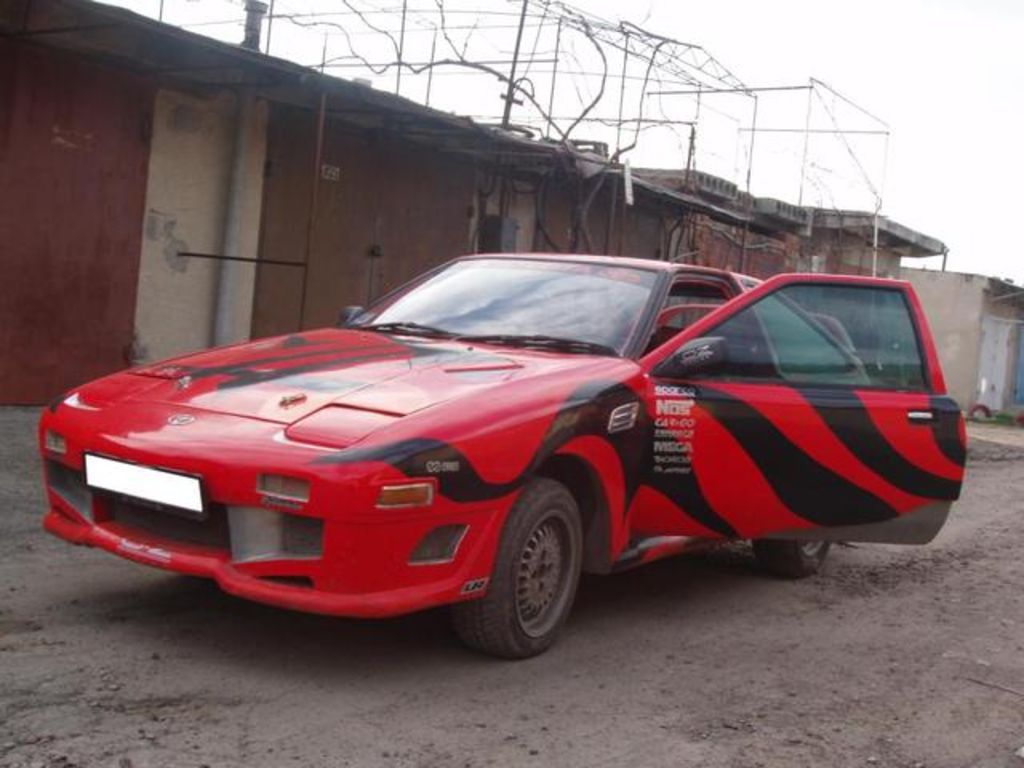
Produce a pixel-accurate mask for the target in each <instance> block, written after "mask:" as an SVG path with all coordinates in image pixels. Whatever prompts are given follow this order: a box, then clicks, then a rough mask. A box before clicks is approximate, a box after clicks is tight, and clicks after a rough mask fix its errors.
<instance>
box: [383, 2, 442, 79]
mask: <svg viewBox="0 0 1024 768" xmlns="http://www.w3.org/2000/svg"><path fill="white" fill-rule="evenodd" d="M408 11H409V0H402V26H401V29H400V31H399V33H398V67H397V69H398V73H397V74H396V75H395V95H396V96H397V95H398V94H399V92H400V91H401V90H402V57H403V54H404V53H405V17H406V14H407V13H408ZM435 34H436V33H435ZM392 39H393V38H392ZM430 58H431V60H433V58H434V57H433V54H431V57H430Z"/></svg>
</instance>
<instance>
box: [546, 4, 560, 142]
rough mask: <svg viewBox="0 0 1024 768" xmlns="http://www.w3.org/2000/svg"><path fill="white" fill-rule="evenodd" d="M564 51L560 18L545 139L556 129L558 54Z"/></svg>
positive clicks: (556, 31)
mask: <svg viewBox="0 0 1024 768" xmlns="http://www.w3.org/2000/svg"><path fill="white" fill-rule="evenodd" d="M561 50H562V17H561V16H559V17H558V26H557V27H556V29H555V63H554V65H553V66H552V67H551V95H550V96H548V126H547V128H546V129H545V131H544V138H546V139H549V138H551V129H552V128H554V120H553V117H552V116H553V115H554V114H555V112H554V109H555V81H556V79H557V78H558V54H559V53H561Z"/></svg>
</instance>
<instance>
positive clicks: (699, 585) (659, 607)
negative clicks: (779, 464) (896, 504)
mask: <svg viewBox="0 0 1024 768" xmlns="http://www.w3.org/2000/svg"><path fill="white" fill-rule="evenodd" d="M34 423H35V412H34V411H32V410H28V409H6V410H0V434H2V435H3V436H4V440H3V441H2V445H0V508H2V513H0V766H3V767H5V768H6V767H13V766H19V767H20V766H37V767H39V768H43V767H45V768H58V767H59V768H72V767H73V766H87V767H89V768H91V767H92V766H112V767H114V768H145V767H147V766H174V768H198V767H199V766H210V768H220V767H221V766H271V767H273V768H279V767H286V766H378V765H379V766H399V767H401V766H459V767H463V766H464V767H466V768H469V767H470V766H491V765H494V766H532V765H537V766H587V767H588V768H591V767H593V768H597V767H599V766H621V765H630V766H708V767H710V768H716V767H718V766H786V767H787V768H788V767H789V766H872V765H874V766H901V767H906V768H911V767H912V766H928V767H929V768H931V767H933V766H934V767H942V766H951V767H952V766H985V767H986V768H988V767H996V766H999V767H1004V766H1024V758H1018V757H1016V756H1015V753H1016V752H1017V751H1018V750H1020V749H1021V748H1022V747H1024V564H1022V559H1021V555H1020V547H1021V542H1022V540H1024V501H1022V494H1024V444H1021V445H1015V444H1014V440H1013V439H1011V440H1009V441H1008V442H1006V441H1003V442H990V441H988V439H986V440H985V441H981V440H977V441H974V442H973V444H972V458H971V463H970V467H969V472H968V480H967V485H966V488H965V493H964V498H963V500H962V501H961V502H960V503H959V505H958V506H957V507H956V508H955V511H954V514H955V516H954V518H953V519H952V521H951V523H950V524H949V525H948V526H947V528H946V529H945V530H944V531H943V533H942V534H941V535H940V536H939V538H938V539H937V540H936V541H935V542H933V543H932V544H931V545H929V546H927V547H921V548H896V547H885V546H857V547H843V548H839V549H834V550H833V552H832V554H831V555H830V559H829V562H828V563H827V565H826V568H825V571H824V572H823V573H822V574H821V575H820V576H818V577H816V578H812V579H809V580H806V581H802V582H786V581H778V580H773V579H770V578H767V577H765V576H764V575H762V574H761V573H760V572H758V570H757V569H756V568H755V566H754V562H753V559H752V557H751V555H750V553H749V550H748V548H747V547H745V546H739V545H737V546H733V547H730V548H727V549H722V550H719V551H715V552H712V553H709V554H705V555H701V556H688V557H682V558H677V559H674V560H669V561H664V562H661V563H657V564H654V565H651V566H648V567H646V568H645V569H640V570H636V571H633V572H630V573H626V574H622V575H619V576H615V577H607V578H590V579H587V580H585V581H584V583H583V585H582V588H581V593H580V596H579V599H578V601H577V605H576V608H575V610H574V613H573V617H572V620H571V623H570V625H569V627H568V628H567V631H566V632H565V634H564V635H563V637H562V640H561V642H560V643H559V644H558V645H557V646H556V647H555V648H554V649H553V650H552V651H551V652H550V653H548V654H546V655H544V656H542V657H540V658H537V659H533V660H530V661H525V662H499V661H494V660H491V659H488V658H485V657H481V656H477V655H473V654H471V653H468V652H466V651H464V650H463V649H462V648H461V647H460V646H459V645H458V644H457V642H456V641H455V639H454V637H453V636H452V634H451V632H450V630H449V629H448V626H447V622H446V617H445V614H444V612H443V611H434V612H429V613H425V614H420V615H417V616H412V617H408V618H405V619H400V620H393V621H379V622H369V621H347V620H336V619H328V618H321V617H315V616H306V615H300V614H294V613H288V612H284V611H279V610H276V609H272V608H266V607H262V606H259V605H254V604H250V603H246V602H243V601H241V600H237V599H234V598H231V597H228V596H226V595H224V594H221V593H220V592H219V591H218V590H217V589H216V588H215V587H213V586H212V585H210V584H208V583H206V582H203V581H200V580H195V579H189V578H185V577H179V576H175V575H171V574H167V573H162V572H160V571H155V570H150V569H147V568H145V567H142V566H138V565H134V564H131V563H128V562H124V561H121V560H118V559H117V558H114V557H111V556H110V555H107V554H105V553H102V552H98V551H95V550H89V549H81V548H74V547H71V546H69V545H66V544H64V543H62V542H60V541H57V540H56V539H53V538H51V537H49V536H47V535H45V534H44V533H43V532H42V531H41V529H40V526H39V520H40V516H41V514H42V509H43V496H42V493H41V487H40V481H39V467H38V464H37V460H36V457H35V450H34V446H33V429H34ZM1006 434H1009V433H1006ZM997 436H998V435H997ZM823 503H827V502H824V501H823Z"/></svg>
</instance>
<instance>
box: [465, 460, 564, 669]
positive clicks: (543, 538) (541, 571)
mask: <svg viewBox="0 0 1024 768" xmlns="http://www.w3.org/2000/svg"><path fill="white" fill-rule="evenodd" d="M582 551H583V531H582V528H581V525H580V515H579V509H578V507H577V505H576V501H575V499H573V497H572V494H571V493H569V491H568V490H567V489H566V488H565V486H563V485H562V484H561V483H557V482H555V481H554V480H548V479H546V478H539V479H537V480H534V481H533V482H531V483H530V484H529V485H528V486H527V487H526V489H525V490H524V491H523V493H522V495H521V496H520V497H519V499H518V501H516V504H515V506H514V507H513V508H512V511H511V512H509V517H508V520H507V521H506V522H505V529H504V531H503V533H502V536H501V542H500V544H499V545H498V556H497V558H496V560H495V566H494V573H493V576H492V578H491V581H490V585H489V588H488V590H487V594H486V595H485V596H484V597H482V598H480V599H478V600H472V601H469V602H465V603H457V604H456V605H454V606H452V617H453V623H454V625H455V631H456V632H457V633H458V635H459V637H460V638H461V639H462V641H463V642H464V643H465V644H466V645H468V646H469V647H471V648H475V649H476V650H479V651H483V652H484V653H489V654H492V655H494V656H502V657H504V658H509V659H523V658H527V657H529V656H535V655H537V654H538V653H542V652H543V651H546V650H547V649H548V648H549V647H551V645H552V643H554V641H555V638H556V637H557V635H558V631H559V630H560V629H561V628H562V625H563V624H564V623H565V620H566V619H567V618H568V616H569V611H570V609H571V608H572V602H573V598H574V597H575V596H576V586H577V584H578V583H579V576H580V564H581V561H582Z"/></svg>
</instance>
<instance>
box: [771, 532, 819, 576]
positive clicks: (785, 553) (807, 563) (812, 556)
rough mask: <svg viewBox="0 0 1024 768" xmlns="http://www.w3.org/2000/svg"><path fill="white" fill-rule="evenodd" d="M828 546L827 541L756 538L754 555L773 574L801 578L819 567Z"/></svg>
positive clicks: (813, 572)
mask: <svg viewBox="0 0 1024 768" xmlns="http://www.w3.org/2000/svg"><path fill="white" fill-rule="evenodd" d="M830 547H831V544H830V543H829V542H827V541H792V540H788V539H786V540H775V539H756V540H755V541H754V556H755V557H757V561H758V562H759V563H760V564H761V567H763V568H764V569H765V570H766V571H768V572H769V573H771V574H772V575H773V576H779V577H780V578H784V579H803V578H806V577H808V576H813V575H814V574H816V573H817V572H818V571H819V570H820V569H821V564H822V563H823V562H825V556H826V555H828V550H829V548H830Z"/></svg>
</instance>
